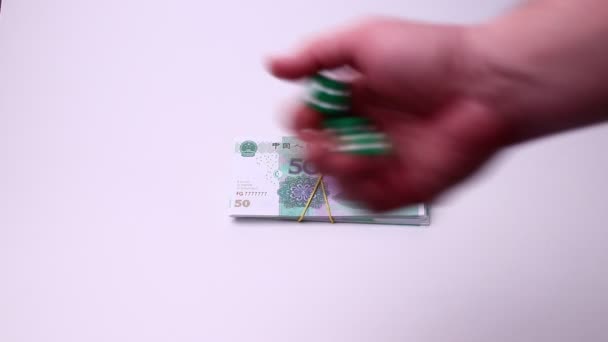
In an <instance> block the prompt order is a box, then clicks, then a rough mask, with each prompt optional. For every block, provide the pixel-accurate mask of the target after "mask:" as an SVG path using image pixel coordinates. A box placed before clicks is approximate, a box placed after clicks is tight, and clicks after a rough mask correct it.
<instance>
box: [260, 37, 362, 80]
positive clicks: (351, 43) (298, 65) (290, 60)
mask: <svg viewBox="0 0 608 342" xmlns="http://www.w3.org/2000/svg"><path fill="white" fill-rule="evenodd" d="M356 36H357V34H356V32H355V29H352V28H351V29H345V30H343V31H340V32H335V33H333V34H330V35H327V36H324V37H321V38H317V39H315V40H313V41H311V42H309V43H307V44H305V45H304V46H303V47H302V48H300V49H299V50H298V51H297V52H295V53H292V54H290V55H285V56H280V57H271V58H270V60H269V63H268V66H269V69H270V72H271V73H272V74H273V75H275V76H276V77H278V78H282V79H288V80H296V79H299V78H304V77H307V76H310V75H312V74H315V73H317V72H319V71H321V70H324V69H333V68H337V67H341V66H344V65H350V66H352V67H355V68H356V66H355V65H354V64H355V41H356Z"/></svg>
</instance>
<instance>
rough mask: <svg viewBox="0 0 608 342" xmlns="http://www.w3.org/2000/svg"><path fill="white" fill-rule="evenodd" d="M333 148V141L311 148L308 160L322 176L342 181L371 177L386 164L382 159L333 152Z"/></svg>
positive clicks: (314, 145)
mask: <svg viewBox="0 0 608 342" xmlns="http://www.w3.org/2000/svg"><path fill="white" fill-rule="evenodd" d="M335 146H336V143H335V141H334V140H333V139H332V140H331V141H327V140H326V141H324V142H323V143H322V144H312V146H311V151H310V154H309V156H310V157H309V158H310V160H311V161H312V162H313V163H314V164H315V165H317V167H318V168H319V171H321V172H322V173H324V174H327V175H331V176H335V177H337V178H344V179H352V178H360V177H371V176H372V175H373V174H375V173H378V172H379V171H380V170H381V168H382V167H383V165H384V164H385V163H386V162H385V161H384V158H383V157H374V156H358V155H351V154H347V153H343V152H334V151H335Z"/></svg>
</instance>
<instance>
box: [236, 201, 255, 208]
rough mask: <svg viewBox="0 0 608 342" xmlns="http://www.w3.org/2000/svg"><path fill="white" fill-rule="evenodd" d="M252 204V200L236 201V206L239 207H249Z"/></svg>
mask: <svg viewBox="0 0 608 342" xmlns="http://www.w3.org/2000/svg"><path fill="white" fill-rule="evenodd" d="M250 205H251V202H249V200H235V201H234V206H235V207H237V208H239V207H245V208H249V206H250Z"/></svg>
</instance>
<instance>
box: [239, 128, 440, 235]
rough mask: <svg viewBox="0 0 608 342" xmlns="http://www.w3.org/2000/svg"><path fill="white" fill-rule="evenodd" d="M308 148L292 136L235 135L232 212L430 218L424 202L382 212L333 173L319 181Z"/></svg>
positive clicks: (405, 220)
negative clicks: (348, 192)
mask: <svg viewBox="0 0 608 342" xmlns="http://www.w3.org/2000/svg"><path fill="white" fill-rule="evenodd" d="M306 149H307V145H306V144H305V143H303V142H301V141H299V140H298V139H296V138H294V137H277V138H271V139H255V138H245V139H239V140H237V141H235V143H234V150H233V156H232V162H233V165H232V181H231V190H230V195H229V212H230V215H231V216H232V217H235V218H250V219H253V218H255V219H277V220H279V219H280V220H293V221H297V220H303V221H305V222H306V221H311V222H330V221H335V222H336V223H368V224H391V225H417V226H424V225H429V224H430V214H429V207H428V206H427V205H426V204H424V203H420V204H416V205H412V206H409V207H404V208H401V209H398V210H393V211H390V212H384V213H380V214H379V213H374V212H371V211H369V210H367V209H366V208H365V207H364V206H362V205H360V204H359V203H356V202H353V201H351V200H349V199H348V198H347V197H346V196H344V194H343V191H342V189H340V187H339V186H338V185H337V182H336V181H335V180H334V179H332V178H331V177H327V176H324V177H323V178H322V187H319V186H318V185H319V184H320V182H319V178H320V177H321V175H320V174H319V173H318V172H317V170H315V167H314V165H312V164H311V163H309V162H308V161H307V160H306ZM352 186H356V184H353V185H352ZM315 189H316V190H317V191H316V192H315ZM322 190H323V191H322ZM313 194H314V195H313Z"/></svg>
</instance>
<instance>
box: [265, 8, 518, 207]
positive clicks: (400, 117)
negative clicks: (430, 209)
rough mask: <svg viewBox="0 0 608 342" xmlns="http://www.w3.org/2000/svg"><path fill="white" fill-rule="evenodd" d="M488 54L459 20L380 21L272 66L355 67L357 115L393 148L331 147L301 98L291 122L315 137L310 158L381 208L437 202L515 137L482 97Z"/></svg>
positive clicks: (294, 73)
mask: <svg viewBox="0 0 608 342" xmlns="http://www.w3.org/2000/svg"><path fill="white" fill-rule="evenodd" d="M483 62H484V61H483V60H482V56H480V55H478V54H476V52H475V49H473V48H472V46H471V45H470V41H469V31H468V29H467V28H465V27H461V26H447V25H431V24H420V23H412V22H407V21H402V20H396V19H386V18H384V19H373V20H369V21H366V22H362V23H358V24H355V25H352V26H349V27H346V28H344V29H342V30H339V31H337V32H335V33H332V34H329V35H326V36H324V37H320V38H318V39H316V40H314V41H312V42H309V43H308V44H306V45H305V46H304V47H303V48H302V49H301V50H299V51H298V52H297V53H295V54H293V55H291V56H284V57H279V58H274V59H272V60H271V62H270V69H271V72H272V73H273V74H274V75H275V76H277V77H279V78H282V79H286V80H297V79H300V78H304V77H308V76H311V75H313V74H315V73H316V72H318V71H321V70H324V69H333V68H336V67H340V66H343V65H350V66H352V67H353V68H354V69H355V70H357V71H358V72H359V73H360V75H361V77H360V79H358V80H357V81H356V83H355V85H354V89H353V101H354V103H353V108H354V112H356V113H359V114H360V115H362V116H366V117H369V118H370V119H371V120H372V121H373V122H374V123H375V124H376V125H377V126H378V128H379V129H380V130H381V131H383V132H384V133H386V134H387V136H388V138H389V139H390V140H391V142H392V144H393V153H392V154H390V155H387V156H353V155H347V154H339V153H335V152H331V150H332V148H331V147H332V145H333V144H334V142H333V139H332V137H331V136H329V135H327V134H325V133H323V132H322V131H321V130H320V128H321V121H322V116H321V114H319V113H317V112H315V111H313V110H311V109H309V108H308V107H307V106H306V105H304V104H302V105H301V106H300V107H299V108H298V109H297V110H296V111H295V113H294V115H295V116H294V118H293V121H292V122H293V128H294V129H295V130H296V132H297V135H298V136H299V137H300V138H302V139H303V140H306V141H307V142H309V143H310V145H311V149H310V154H309V156H308V157H309V159H310V160H311V161H312V162H313V163H315V164H316V165H317V167H318V168H319V170H320V171H321V172H322V173H323V174H326V175H330V176H334V177H335V178H336V179H337V180H338V181H339V182H340V183H341V184H342V187H343V188H344V190H345V192H346V193H347V195H349V196H350V197H351V198H352V199H353V200H357V201H360V202H363V203H364V204H366V205H367V206H368V207H369V208H370V209H373V210H379V211H384V210H390V209H394V208H397V207H401V206H404V205H409V204H413V203H419V202H429V201H432V200H433V199H435V198H436V197H437V196H439V195H441V194H442V193H443V192H444V191H446V190H448V189H449V188H451V187H452V186H454V185H456V184H458V183H459V182H461V181H463V180H465V179H466V178H467V177H469V176H471V175H472V174H474V172H475V171H476V170H478V169H479V168H480V167H481V166H482V165H484V163H485V162H486V161H487V160H488V159H490V158H491V157H492V156H493V155H494V154H495V153H496V152H497V151H499V150H500V149H501V148H502V147H503V146H504V145H505V144H506V143H507V142H508V141H509V140H510V125H509V122H508V120H505V117H504V116H501V115H499V114H498V113H497V112H496V110H495V108H494V106H493V104H492V103H488V102H487V101H486V99H485V98H484V96H483V95H482V94H483V91H480V89H483V87H484V84H486V83H490V82H491V81H490V80H489V78H490V76H489V75H487V74H486V73H485V72H484V68H483V67H480V66H482V65H483Z"/></svg>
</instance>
